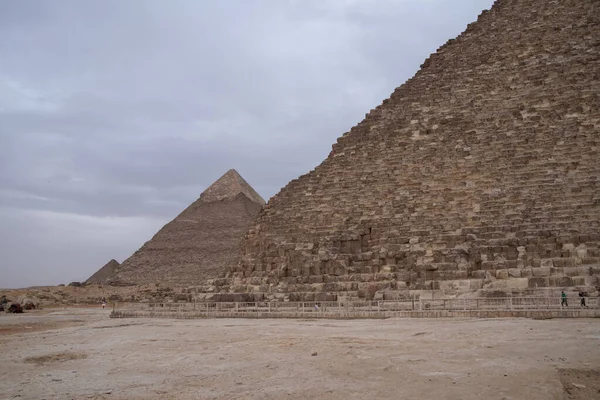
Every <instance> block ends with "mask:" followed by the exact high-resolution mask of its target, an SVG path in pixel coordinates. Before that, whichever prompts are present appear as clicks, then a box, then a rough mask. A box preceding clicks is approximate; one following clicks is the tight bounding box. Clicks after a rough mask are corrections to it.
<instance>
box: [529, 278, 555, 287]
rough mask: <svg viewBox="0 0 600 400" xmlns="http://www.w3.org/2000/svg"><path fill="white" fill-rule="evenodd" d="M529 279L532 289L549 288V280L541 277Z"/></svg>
mask: <svg viewBox="0 0 600 400" xmlns="http://www.w3.org/2000/svg"><path fill="white" fill-rule="evenodd" d="M528 279H529V287H530V288H544V287H548V286H549V283H550V282H549V278H547V277H545V278H543V277H539V278H537V277H536V278H528Z"/></svg>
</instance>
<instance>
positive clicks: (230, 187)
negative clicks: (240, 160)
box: [200, 169, 265, 204]
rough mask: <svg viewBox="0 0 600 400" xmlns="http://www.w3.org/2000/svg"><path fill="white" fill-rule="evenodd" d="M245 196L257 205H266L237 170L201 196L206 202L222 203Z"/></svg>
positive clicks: (229, 173) (214, 184) (230, 172)
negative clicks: (240, 195)
mask: <svg viewBox="0 0 600 400" xmlns="http://www.w3.org/2000/svg"><path fill="white" fill-rule="evenodd" d="M240 193H242V194H244V195H245V196H246V197H248V198H249V199H250V200H252V201H253V202H255V203H259V204H265V200H264V199H263V198H262V197H261V196H260V195H259V194H258V193H257V192H256V191H255V190H254V189H253V188H252V186H250V185H249V184H248V182H246V181H245V180H244V178H242V176H241V175H240V174H239V173H238V172H237V171H236V170H235V169H230V170H229V171H227V172H226V173H225V174H224V175H223V176H221V177H220V178H219V179H217V180H216V181H215V182H214V183H213V184H212V185H210V186H209V187H208V188H207V189H206V190H205V191H204V192H202V194H201V195H200V200H201V201H204V202H213V201H221V200H225V199H229V198H234V197H235V196H237V195H238V194H240Z"/></svg>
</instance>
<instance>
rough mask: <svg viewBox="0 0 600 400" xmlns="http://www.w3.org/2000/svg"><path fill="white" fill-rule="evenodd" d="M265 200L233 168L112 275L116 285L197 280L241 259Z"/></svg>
mask: <svg viewBox="0 0 600 400" xmlns="http://www.w3.org/2000/svg"><path fill="white" fill-rule="evenodd" d="M264 203H265V201H264V200H263V199H262V197H260V195H259V194H258V193H256V191H255V190H254V189H252V187H251V186H250V185H249V184H248V183H247V182H246V181H245V180H244V179H243V178H242V177H241V176H240V175H239V174H238V173H237V171H235V170H233V169H232V170H229V171H228V172H227V173H225V175H223V176H222V177H221V178H219V180H217V181H216V182H215V183H213V184H212V185H211V186H210V187H209V188H208V189H206V190H205V191H204V192H203V193H202V194H201V195H200V198H199V199H198V200H196V201H195V202H194V203H192V204H191V205H190V206H189V207H188V208H186V209H185V210H184V211H183V212H182V213H181V214H179V215H178V216H177V217H176V218H175V219H174V220H173V221H171V222H169V223H168V224H167V225H165V226H164V227H163V228H162V229H161V230H160V231H158V233H157V234H156V235H154V237H153V238H152V239H151V240H149V241H148V242H146V243H145V244H144V245H143V246H142V247H141V248H140V249H139V250H138V251H136V252H135V253H134V254H133V255H132V256H131V257H129V258H128V259H127V260H125V261H123V263H122V264H121V265H120V266H119V267H118V268H116V270H115V272H114V274H113V275H112V276H111V277H110V278H109V279H108V280H107V282H108V283H111V284H116V285H124V284H149V283H161V284H163V283H164V284H166V285H176V286H180V285H193V284H199V283H200V282H203V281H205V280H206V279H210V278H215V277H217V276H221V275H223V274H224V273H225V272H226V271H227V268H230V267H232V266H235V265H236V264H237V263H238V262H239V254H240V252H239V246H240V241H241V240H242V238H243V236H244V233H245V232H246V231H247V229H248V227H249V225H250V222H251V221H252V220H253V219H254V218H255V217H256V215H257V214H258V212H259V211H260V209H261V208H262V206H263V205H264Z"/></svg>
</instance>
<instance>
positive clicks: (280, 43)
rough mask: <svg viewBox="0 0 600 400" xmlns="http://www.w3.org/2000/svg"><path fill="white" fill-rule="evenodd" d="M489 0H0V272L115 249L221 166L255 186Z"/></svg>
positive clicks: (72, 262)
mask: <svg viewBox="0 0 600 400" xmlns="http://www.w3.org/2000/svg"><path fill="white" fill-rule="evenodd" d="M492 2H493V1H492V0H389V1H384V0H378V1H375V0H252V1H250V0H237V1H236V0H228V1H217V0H214V1H208V0H204V1H202V0H189V1H183V0H177V1H162V0H160V1H158V0H157V1H149V0H144V1H142V0H136V1H134V0H125V1H124V0H94V1H92V0H88V1H83V0H72V1H68V0H60V1H41V0H19V1H0V255H1V257H0V287H23V286H30V285H55V284H59V283H69V282H71V281H80V280H85V279H87V278H88V277H89V276H90V275H91V274H92V273H93V272H95V271H96V270H97V269H98V268H100V267H101V266H102V265H104V264H105V263H106V262H107V261H108V260H110V259H111V258H115V259H117V260H118V261H119V262H122V261H123V260H124V259H125V258H127V257H128V256H129V255H131V254H132V253H133V252H134V251H135V250H137V249H138V248H139V247H140V246H141V245H142V244H143V243H144V242H145V241H146V240H148V239H150V238H151V237H152V235H153V234H154V233H155V232H156V231H157V230H158V229H159V228H160V227H161V226H162V225H164V224H165V223H167V222H168V221H169V220H170V219H172V218H173V217H175V216H176V215H177V214H178V213H179V212H180V211H181V210H182V209H184V208H185V207H186V206H187V205H188V204H190V203H191V202H193V201H194V200H195V199H197V197H198V196H199V195H200V193H201V192H202V191H203V190H204V189H205V188H206V187H207V186H208V185H210V184H211V183H212V182H213V181H214V180H216V179H217V178H219V177H220V176H221V175H222V174H223V173H225V172H226V171H227V170H228V169H230V168H235V169H237V171H238V172H239V173H240V174H241V175H242V176H243V177H244V178H245V179H246V180H247V181H248V182H249V183H250V184H251V185H252V186H253V187H254V188H255V189H256V190H257V191H258V192H259V193H260V194H261V195H262V196H263V197H264V198H265V199H268V198H269V197H271V196H273V195H274V194H275V193H277V191H278V190H279V189H280V188H281V187H283V186H284V185H285V184H286V183H287V182H288V181H290V180H291V179H294V178H297V177H298V176H299V175H301V174H304V173H306V172H308V171H309V170H311V169H312V168H314V167H315V166H317V165H318V164H319V163H320V162H321V161H322V160H323V159H324V158H325V157H326V156H327V154H328V153H329V151H330V150H331V145H332V144H333V143H334V142H335V140H336V138H337V137H339V136H341V135H342V134H343V133H344V132H346V131H348V130H349V129H350V127H352V126H353V125H355V124H356V123H357V122H359V121H360V120H361V119H362V118H363V117H364V114H365V113H367V112H368V111H369V110H370V109H371V108H373V107H375V106H376V105H378V104H380V103H381V101H382V100H383V99H385V98H387V97H388V96H389V95H390V94H391V93H392V91H393V90H394V88H396V87H397V86H400V85H401V84H402V83H403V82H404V81H405V80H407V79H408V78H410V77H411V76H412V75H414V73H415V72H416V71H417V70H418V68H419V65H420V64H421V63H422V62H423V61H424V59H425V58H426V57H428V55H429V54H430V53H432V52H434V51H435V50H436V49H437V48H438V47H439V46H440V45H442V44H443V43H445V42H446V41H447V40H448V39H450V38H453V37H455V36H456V35H458V34H459V33H460V32H462V31H463V30H464V29H465V28H466V25H467V24H468V23H469V22H472V21H474V20H475V19H476V18H477V16H478V15H479V13H480V12H481V11H482V10H483V9H489V7H490V6H491V4H492Z"/></svg>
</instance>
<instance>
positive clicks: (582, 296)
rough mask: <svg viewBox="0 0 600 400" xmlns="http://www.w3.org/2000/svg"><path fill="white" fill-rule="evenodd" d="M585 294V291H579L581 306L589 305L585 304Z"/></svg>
mask: <svg viewBox="0 0 600 400" xmlns="http://www.w3.org/2000/svg"><path fill="white" fill-rule="evenodd" d="M585 295H586V293H584V292H579V297H580V298H581V307H587V306H586V305H585Z"/></svg>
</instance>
